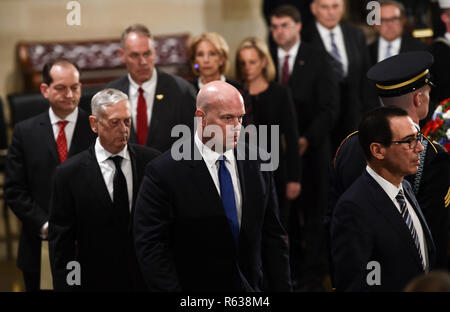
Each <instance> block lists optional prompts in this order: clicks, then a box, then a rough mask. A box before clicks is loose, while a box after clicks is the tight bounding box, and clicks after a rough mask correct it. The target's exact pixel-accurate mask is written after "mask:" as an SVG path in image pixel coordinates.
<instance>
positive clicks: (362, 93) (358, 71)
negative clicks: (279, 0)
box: [302, 0, 379, 153]
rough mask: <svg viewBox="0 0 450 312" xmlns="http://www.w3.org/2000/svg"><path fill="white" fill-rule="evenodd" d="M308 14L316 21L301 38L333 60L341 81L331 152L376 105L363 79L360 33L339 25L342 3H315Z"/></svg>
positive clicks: (363, 39) (367, 60)
mask: <svg viewBox="0 0 450 312" xmlns="http://www.w3.org/2000/svg"><path fill="white" fill-rule="evenodd" d="M311 11H312V13H313V15H314V16H315V19H316V21H315V22H314V23H312V24H309V25H305V27H304V28H303V31H302V37H303V39H304V40H305V41H306V42H310V43H311V44H313V45H314V46H315V47H316V48H319V49H321V50H322V51H327V52H328V53H329V54H330V55H331V56H332V61H333V69H334V71H335V72H336V74H337V75H338V77H339V80H340V98H339V107H340V113H339V117H338V120H337V123H336V126H335V128H334V129H333V131H332V151H333V153H334V151H335V150H336V148H337V147H338V146H339V143H340V142H341V141H342V140H343V139H344V138H345V136H346V135H347V134H348V133H350V132H352V131H355V130H356V129H357V127H358V123H359V120H360V119H361V116H362V113H363V112H365V111H368V110H370V109H371V108H373V107H378V106H379V102H378V99H377V98H376V96H375V94H374V92H373V89H372V88H370V85H369V81H368V80H367V78H366V76H365V75H366V73H367V70H368V69H369V67H370V58H369V52H368V49H367V45H366V37H365V35H364V33H363V31H362V30H361V29H359V28H357V27H355V26H352V25H349V24H346V23H343V22H341V19H342V16H343V14H344V11H345V9H344V0H314V1H313V2H312V3H311Z"/></svg>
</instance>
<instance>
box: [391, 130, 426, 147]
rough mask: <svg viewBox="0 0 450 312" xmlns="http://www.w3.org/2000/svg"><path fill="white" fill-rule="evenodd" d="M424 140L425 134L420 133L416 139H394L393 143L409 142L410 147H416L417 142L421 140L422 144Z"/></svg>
mask: <svg viewBox="0 0 450 312" xmlns="http://www.w3.org/2000/svg"><path fill="white" fill-rule="evenodd" d="M422 141H423V134H422V133H419V134H418V135H417V137H415V138H414V139H409V140H404V141H392V142H391V143H393V144H401V143H408V146H409V148H410V149H415V148H416V147H417V144H419V142H420V143H421V144H422Z"/></svg>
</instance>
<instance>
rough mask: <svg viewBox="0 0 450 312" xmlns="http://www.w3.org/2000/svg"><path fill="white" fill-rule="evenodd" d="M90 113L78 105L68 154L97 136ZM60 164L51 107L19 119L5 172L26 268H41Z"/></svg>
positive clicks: (20, 259)
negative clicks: (55, 175) (44, 234)
mask: <svg viewBox="0 0 450 312" xmlns="http://www.w3.org/2000/svg"><path fill="white" fill-rule="evenodd" d="M95 137H96V135H95V133H94V132H92V130H91V127H90V125H89V119H88V114H87V113H85V112H84V111H83V110H81V109H80V108H79V109H78V117H77V123H76V125H75V130H74V133H73V138H72V142H71V145H70V150H69V151H68V157H69V158H70V157H72V156H73V155H75V154H77V153H79V152H81V151H83V150H85V149H86V148H87V147H88V146H89V144H91V143H92V142H93V141H94V140H95ZM59 164H60V161H59V156H58V152H57V150H56V142H55V136H54V135H53V130H52V125H51V124H50V117H49V113H48V111H46V112H44V113H42V114H40V115H38V116H36V117H33V118H30V119H28V120H25V121H22V122H20V123H18V124H17V125H16V126H15V128H14V132H13V137H12V142H11V146H10V147H9V150H8V156H7V161H6V175H5V198H6V201H7V204H8V205H9V207H11V209H12V210H13V211H14V213H15V214H16V216H17V217H18V218H19V219H20V221H22V233H21V235H20V243H19V254H18V257H17V265H18V267H19V268H20V269H21V270H22V271H24V272H39V271H40V263H41V238H40V234H41V228H42V226H43V225H44V224H45V222H47V221H48V211H49V202H50V193H51V187H52V179H53V173H54V171H55V168H56V167H57V166H58V165H59Z"/></svg>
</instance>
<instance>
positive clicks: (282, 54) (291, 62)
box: [277, 40, 301, 83]
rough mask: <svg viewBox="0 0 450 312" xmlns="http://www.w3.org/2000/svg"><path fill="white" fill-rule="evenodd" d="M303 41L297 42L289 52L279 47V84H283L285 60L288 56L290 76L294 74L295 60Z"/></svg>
mask: <svg viewBox="0 0 450 312" xmlns="http://www.w3.org/2000/svg"><path fill="white" fill-rule="evenodd" d="M300 43H301V41H300V40H299V41H297V43H296V44H294V46H293V47H292V48H291V49H290V50H289V51H285V50H283V49H282V48H280V47H278V50H277V54H278V72H279V75H278V76H279V77H278V82H280V83H281V79H283V65H284V59H285V58H286V55H289V60H288V64H289V75H291V74H292V71H293V70H294V63H295V58H296V57H297V53H298V49H299V48H300Z"/></svg>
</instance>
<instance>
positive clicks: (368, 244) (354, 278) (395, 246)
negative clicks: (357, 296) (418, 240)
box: [331, 171, 435, 291]
mask: <svg viewBox="0 0 450 312" xmlns="http://www.w3.org/2000/svg"><path fill="white" fill-rule="evenodd" d="M402 184H403V189H404V192H405V196H406V197H407V199H408V201H409V202H410V203H411V205H412V207H413V208H414V211H415V212H416V214H417V217H418V218H419V220H420V223H421V225H422V229H423V234H424V239H425V241H426V245H427V248H428V259H429V263H430V266H432V263H433V261H434V260H433V259H434V256H435V248H434V243H433V239H432V237H431V233H430V231H429V229H428V225H427V223H426V221H425V218H424V216H423V215H422V212H421V210H420V208H419V204H418V203H417V201H416V199H415V197H414V194H413V192H412V189H411V186H410V184H409V183H408V182H407V181H406V180H404V181H403V182H402ZM331 258H332V264H333V269H334V282H335V287H336V290H338V291H402V290H403V289H404V287H405V286H406V285H407V283H408V282H410V281H411V280H412V279H413V278H414V277H416V276H418V275H421V274H423V273H424V271H423V268H422V264H421V261H420V257H419V253H418V251H417V248H416V246H415V243H414V240H413V239H412V236H411V233H410V231H409V229H408V226H407V225H406V222H405V221H404V220H403V218H402V216H401V214H400V213H399V211H398V209H397V208H396V207H395V205H394V203H393V202H392V201H391V199H390V198H389V196H388V195H387V194H386V193H385V192H384V190H383V189H382V188H381V186H380V185H379V184H378V183H377V182H376V181H375V180H374V179H373V178H372V177H371V176H370V175H369V173H368V172H367V171H364V173H363V174H362V175H361V176H360V177H359V178H358V179H357V180H356V181H355V183H353V184H352V186H351V187H350V188H349V189H348V190H347V191H346V192H345V193H344V194H343V195H342V197H341V199H340V200H339V202H338V203H337V205H336V209H335V210H334V213H333V217H332V219H331ZM371 261H377V262H378V263H379V264H380V271H379V273H380V282H381V285H373V286H370V285H368V283H367V276H368V274H370V273H371V271H372V270H373V268H367V264H368V263H369V262H371ZM369 279H370V278H369Z"/></svg>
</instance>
